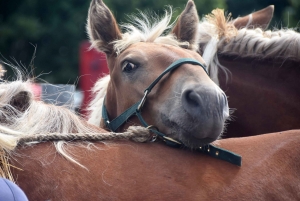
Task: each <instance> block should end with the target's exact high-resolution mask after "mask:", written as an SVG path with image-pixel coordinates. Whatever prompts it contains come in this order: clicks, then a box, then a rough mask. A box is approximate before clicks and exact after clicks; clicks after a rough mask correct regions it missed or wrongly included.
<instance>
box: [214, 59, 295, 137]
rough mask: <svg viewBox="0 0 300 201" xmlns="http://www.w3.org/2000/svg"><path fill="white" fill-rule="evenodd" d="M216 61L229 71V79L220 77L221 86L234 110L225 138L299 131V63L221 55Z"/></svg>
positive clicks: (222, 75)
mask: <svg viewBox="0 0 300 201" xmlns="http://www.w3.org/2000/svg"><path fill="white" fill-rule="evenodd" d="M219 61H220V63H221V64H222V65H224V66H225V67H226V68H228V70H229V71H230V72H231V73H230V77H229V79H228V80H226V77H225V76H224V74H220V76H219V78H220V86H221V88H222V89H223V90H224V91H226V95H227V96H228V97H229V99H228V100H229V106H230V107H231V108H236V111H235V112H234V113H233V115H234V116H235V121H233V122H231V123H230V124H229V125H228V129H227V133H228V134H230V136H229V135H228V136H227V137H236V136H241V135H243V136H249V135H257V134H262V133H268V132H278V131H282V130H288V129H295V128H300V127H299V125H300V120H299V118H298V117H299V115H300V110H299V104H300V81H299V77H300V68H299V63H300V61H299V60H298V61H296V60H290V59H283V58H277V59H276V58H275V59H274V58H272V59H271V58H270V59H255V58H250V57H248V58H241V57H234V56H229V55H224V54H222V55H219ZM282 117H288V118H282Z"/></svg>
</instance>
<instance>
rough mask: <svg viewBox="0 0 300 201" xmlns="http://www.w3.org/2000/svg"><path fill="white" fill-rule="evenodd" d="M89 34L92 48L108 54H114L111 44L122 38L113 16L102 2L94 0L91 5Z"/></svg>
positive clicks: (88, 21)
mask: <svg viewBox="0 0 300 201" xmlns="http://www.w3.org/2000/svg"><path fill="white" fill-rule="evenodd" d="M87 32H88V36H89V39H90V42H91V43H92V47H94V48H96V49H97V50H99V51H101V52H105V53H106V54H112V53H113V45H112V44H111V42H112V41H114V40H117V39H121V37H122V36H121V32H120V29H119V27H118V24H117V22H116V20H115V18H114V16H113V14H112V13H111V11H110V10H109V9H108V8H107V6H106V5H105V4H104V3H103V1H102V0H92V2H91V4H90V8H89V12H88V19H87Z"/></svg>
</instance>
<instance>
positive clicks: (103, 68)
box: [79, 41, 109, 117]
mask: <svg viewBox="0 0 300 201" xmlns="http://www.w3.org/2000/svg"><path fill="white" fill-rule="evenodd" d="M89 47H90V43H89V42H87V41H84V42H82V43H81V44H80V51H79V54H80V55H79V56H80V58H79V59H80V69H79V73H80V79H79V86H80V89H81V90H82V91H83V94H84V96H83V103H82V105H81V109H80V113H81V114H82V115H83V117H85V116H86V115H87V111H86V108H87V106H88V104H89V102H90V100H91V98H92V96H91V88H92V87H93V86H94V84H95V82H96V81H97V80H98V79H99V78H101V77H103V76H104V75H107V74H109V70H108V67H107V61H106V55H105V54H104V53H101V52H97V51H96V50H95V49H92V50H89Z"/></svg>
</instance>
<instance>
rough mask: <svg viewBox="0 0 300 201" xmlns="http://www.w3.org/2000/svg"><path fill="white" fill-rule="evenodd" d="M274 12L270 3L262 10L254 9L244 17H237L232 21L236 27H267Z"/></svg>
mask: <svg viewBox="0 0 300 201" xmlns="http://www.w3.org/2000/svg"><path fill="white" fill-rule="evenodd" d="M273 13H274V6H273V5H270V6H268V7H266V8H264V9H262V10H259V11H256V12H254V13H251V14H249V15H247V16H244V17H238V18H236V19H235V20H233V21H232V23H233V24H234V26H235V27H236V28H237V29H241V28H244V27H246V28H248V29H249V28H250V29H251V28H252V29H255V28H262V29H264V30H265V29H267V28H268V26H269V24H270V22H271V20H272V18H273Z"/></svg>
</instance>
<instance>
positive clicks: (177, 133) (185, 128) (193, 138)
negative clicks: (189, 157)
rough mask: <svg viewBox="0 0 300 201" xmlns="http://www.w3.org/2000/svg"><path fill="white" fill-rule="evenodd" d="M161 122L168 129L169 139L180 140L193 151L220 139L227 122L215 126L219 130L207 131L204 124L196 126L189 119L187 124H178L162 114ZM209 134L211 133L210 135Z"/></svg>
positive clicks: (182, 122)
mask: <svg viewBox="0 0 300 201" xmlns="http://www.w3.org/2000/svg"><path fill="white" fill-rule="evenodd" d="M161 120H162V123H163V124H164V126H166V127H167V132H166V134H167V135H168V137H172V138H174V139H176V140H180V141H181V142H182V143H183V144H184V145H185V146H187V147H189V148H192V149H194V148H199V147H201V146H204V145H206V144H209V143H211V142H213V141H215V140H217V139H219V137H220V136H221V134H222V131H223V128H224V122H225V120H224V122H220V123H219V125H218V126H214V127H217V129H209V130H207V131H206V129H205V128H204V127H203V124H200V123H199V124H198V126H195V123H194V122H193V123H192V124H191V121H189V120H188V119H187V120H186V122H184V121H180V123H178V122H177V121H172V120H170V119H169V118H168V117H167V115H165V114H161ZM190 124H191V125H190ZM192 125H194V126H192ZM204 126H205V125H204ZM207 133H209V135H208V134H207Z"/></svg>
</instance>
